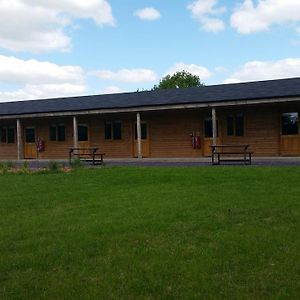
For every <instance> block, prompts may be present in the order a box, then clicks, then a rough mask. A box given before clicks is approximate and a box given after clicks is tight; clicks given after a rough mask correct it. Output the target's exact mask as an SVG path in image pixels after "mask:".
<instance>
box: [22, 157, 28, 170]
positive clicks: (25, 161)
mask: <svg viewBox="0 0 300 300" xmlns="http://www.w3.org/2000/svg"><path fill="white" fill-rule="evenodd" d="M22 172H23V173H29V164H28V161H27V160H24V162H23V166H22Z"/></svg>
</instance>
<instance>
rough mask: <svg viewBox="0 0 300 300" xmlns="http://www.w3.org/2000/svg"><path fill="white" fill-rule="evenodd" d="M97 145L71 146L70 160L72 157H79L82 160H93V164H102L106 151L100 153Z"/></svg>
mask: <svg viewBox="0 0 300 300" xmlns="http://www.w3.org/2000/svg"><path fill="white" fill-rule="evenodd" d="M98 150H99V148H97V147H70V148H69V162H70V163H71V161H72V158H74V157H77V158H78V159H80V160H81V161H86V162H91V163H92V164H93V165H102V164H103V157H104V155H105V153H98V152H97V151H98Z"/></svg>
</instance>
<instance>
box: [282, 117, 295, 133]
mask: <svg viewBox="0 0 300 300" xmlns="http://www.w3.org/2000/svg"><path fill="white" fill-rule="evenodd" d="M281 133H282V135H297V134H298V113H297V112H289V113H284V114H282V115H281Z"/></svg>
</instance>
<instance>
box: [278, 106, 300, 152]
mask: <svg viewBox="0 0 300 300" xmlns="http://www.w3.org/2000/svg"><path fill="white" fill-rule="evenodd" d="M280 124H281V132H280V154H281V155H299V154H300V136H299V117H298V112H286V113H283V114H281V120H280Z"/></svg>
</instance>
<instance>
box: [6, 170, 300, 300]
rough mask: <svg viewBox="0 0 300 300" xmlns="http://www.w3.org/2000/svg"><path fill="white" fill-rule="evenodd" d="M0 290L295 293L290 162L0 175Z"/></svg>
mask: <svg viewBox="0 0 300 300" xmlns="http://www.w3.org/2000/svg"><path fill="white" fill-rule="evenodd" d="M0 214H1V218H0V299H299V295H300V168H284V167H281V168H263V167H216V168H213V167H211V168H210V167H207V168H133V167H132V168H104V169H98V170H93V169H91V170H88V169H81V170H76V171H75V172H73V173H67V174H65V173H57V174H55V173H52V174H32V175H28V174H23V175H22V174H6V175H0Z"/></svg>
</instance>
